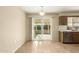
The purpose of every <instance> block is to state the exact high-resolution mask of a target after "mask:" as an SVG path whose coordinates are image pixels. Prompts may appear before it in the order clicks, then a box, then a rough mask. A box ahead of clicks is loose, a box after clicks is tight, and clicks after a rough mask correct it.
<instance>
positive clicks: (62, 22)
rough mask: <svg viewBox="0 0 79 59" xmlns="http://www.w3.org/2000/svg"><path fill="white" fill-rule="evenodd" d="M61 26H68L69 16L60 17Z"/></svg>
mask: <svg viewBox="0 0 79 59" xmlns="http://www.w3.org/2000/svg"><path fill="white" fill-rule="evenodd" d="M59 25H67V16H59Z"/></svg>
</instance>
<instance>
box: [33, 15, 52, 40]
mask: <svg viewBox="0 0 79 59" xmlns="http://www.w3.org/2000/svg"><path fill="white" fill-rule="evenodd" d="M34 19H50V23H51V24H50V25H51V29H50V31H51V34H50V35H51V39H50V40H52V17H47V16H46V17H32V40H34V26H33V24H34V21H33V20H34Z"/></svg>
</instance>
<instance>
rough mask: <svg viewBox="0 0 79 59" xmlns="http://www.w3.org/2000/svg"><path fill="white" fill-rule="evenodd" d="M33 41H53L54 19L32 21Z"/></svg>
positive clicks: (34, 19) (35, 19)
mask: <svg viewBox="0 0 79 59" xmlns="http://www.w3.org/2000/svg"><path fill="white" fill-rule="evenodd" d="M32 40H52V19H51V18H33V19H32Z"/></svg>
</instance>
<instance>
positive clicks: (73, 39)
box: [60, 32, 79, 43]
mask: <svg viewBox="0 0 79 59" xmlns="http://www.w3.org/2000/svg"><path fill="white" fill-rule="evenodd" d="M60 37H62V39H60V40H61V42H63V43H79V32H63V33H62V36H61V34H60Z"/></svg>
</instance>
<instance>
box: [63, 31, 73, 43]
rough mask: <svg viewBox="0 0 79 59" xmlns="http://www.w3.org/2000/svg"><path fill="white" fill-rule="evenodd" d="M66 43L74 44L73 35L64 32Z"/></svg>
mask: <svg viewBox="0 0 79 59" xmlns="http://www.w3.org/2000/svg"><path fill="white" fill-rule="evenodd" d="M63 41H64V42H72V34H71V32H64V40H63Z"/></svg>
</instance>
